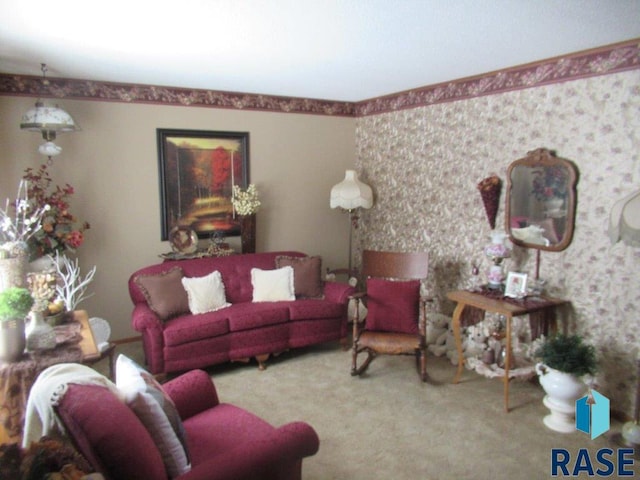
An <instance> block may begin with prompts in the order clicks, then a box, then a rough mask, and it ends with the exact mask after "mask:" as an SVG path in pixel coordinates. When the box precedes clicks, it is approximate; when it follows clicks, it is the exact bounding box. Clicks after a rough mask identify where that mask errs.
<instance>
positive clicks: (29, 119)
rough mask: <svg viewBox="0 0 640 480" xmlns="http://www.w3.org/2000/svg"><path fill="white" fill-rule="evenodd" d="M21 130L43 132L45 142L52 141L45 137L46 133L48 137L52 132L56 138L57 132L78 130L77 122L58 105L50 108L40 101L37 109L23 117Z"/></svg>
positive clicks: (31, 110) (29, 111) (34, 108)
mask: <svg viewBox="0 0 640 480" xmlns="http://www.w3.org/2000/svg"><path fill="white" fill-rule="evenodd" d="M20 128H21V129H22V130H28V131H30V132H42V136H43V138H44V139H45V140H52V139H51V138H48V137H47V136H45V132H47V135H49V134H50V133H51V132H52V133H53V138H55V134H56V133H57V132H75V131H76V130H77V126H76V122H74V121H73V118H72V117H71V115H69V114H68V113H67V112H65V111H64V110H63V109H61V108H60V107H58V106H57V105H56V106H54V107H49V106H46V105H45V104H44V103H42V102H41V101H40V100H38V101H37V102H36V105H35V107H33V108H31V109H29V110H28V111H27V113H25V114H24V115H23V116H22V121H21V122H20Z"/></svg>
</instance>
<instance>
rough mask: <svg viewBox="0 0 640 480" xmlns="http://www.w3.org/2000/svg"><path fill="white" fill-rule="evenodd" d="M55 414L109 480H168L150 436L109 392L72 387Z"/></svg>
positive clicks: (96, 386) (97, 468)
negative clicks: (131, 479) (148, 479)
mask: <svg viewBox="0 0 640 480" xmlns="http://www.w3.org/2000/svg"><path fill="white" fill-rule="evenodd" d="M56 412H57V414H58V416H59V417H60V419H61V420H62V422H63V423H64V426H65V429H66V431H67V433H68V434H69V436H70V437H71V438H72V439H73V441H74V443H75V445H76V446H77V448H78V450H79V451H80V453H82V455H84V457H85V458H86V459H87V460H88V461H89V462H90V463H91V465H92V466H93V468H95V469H96V470H97V471H99V472H101V473H104V474H105V475H106V477H107V478H112V479H116V478H154V479H155V478H157V479H165V478H167V475H166V472H165V468H164V465H163V464H162V458H161V457H160V453H159V452H158V449H157V448H156V445H155V443H154V441H153V439H152V438H151V436H150V435H149V432H147V430H146V429H145V428H144V426H143V425H142V423H140V420H138V418H137V417H136V415H135V414H134V413H133V411H132V410H131V409H130V408H129V407H127V406H126V405H125V404H124V403H122V401H121V400H119V399H118V398H117V397H116V396H115V395H114V394H113V393H112V392H110V391H109V390H108V389H107V388H105V387H102V386H98V385H74V384H70V385H69V388H68V390H67V393H66V394H65V395H64V397H62V400H60V403H59V405H58V406H57V407H56ZM123 432H126V442H123Z"/></svg>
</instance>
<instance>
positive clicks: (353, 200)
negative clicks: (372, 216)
mask: <svg viewBox="0 0 640 480" xmlns="http://www.w3.org/2000/svg"><path fill="white" fill-rule="evenodd" d="M329 204H330V206H331V208H344V209H345V210H355V209H356V208H371V207H372V206H373V191H372V190H371V187H370V186H369V185H367V184H366V183H362V182H361V181H360V180H358V174H357V173H356V171H355V170H347V172H346V174H345V176H344V180H343V181H342V182H340V183H338V184H337V185H334V186H333V188H332V189H331V198H330V201H329Z"/></svg>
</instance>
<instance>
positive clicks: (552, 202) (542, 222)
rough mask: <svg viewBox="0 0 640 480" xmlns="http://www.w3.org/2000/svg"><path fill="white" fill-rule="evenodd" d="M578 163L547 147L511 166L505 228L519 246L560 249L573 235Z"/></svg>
mask: <svg viewBox="0 0 640 480" xmlns="http://www.w3.org/2000/svg"><path fill="white" fill-rule="evenodd" d="M577 181H578V171H577V169H576V167H575V165H574V164H573V163H572V162H571V161H569V160H566V159H564V158H559V157H556V156H555V153H554V152H552V151H550V150H547V149H545V148H539V149H537V150H533V151H531V152H528V153H527V156H526V157H524V158H521V159H519V160H516V161H515V162H513V163H512V164H511V165H509V168H508V169H507V195H506V209H505V230H506V232H507V233H508V235H509V238H510V240H511V242H513V243H514V244H515V245H519V246H521V247H526V248H534V249H538V250H547V251H551V252H559V251H562V250H564V249H565V248H567V247H568V246H569V244H570V243H571V240H572V238H573V230H574V225H575V210H576V197H577V192H576V184H577Z"/></svg>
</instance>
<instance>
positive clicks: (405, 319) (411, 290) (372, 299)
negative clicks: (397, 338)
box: [366, 278, 420, 335]
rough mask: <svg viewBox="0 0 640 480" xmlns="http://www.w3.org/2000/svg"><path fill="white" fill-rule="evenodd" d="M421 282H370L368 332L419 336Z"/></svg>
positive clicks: (368, 284) (379, 279)
mask: <svg viewBox="0 0 640 480" xmlns="http://www.w3.org/2000/svg"><path fill="white" fill-rule="evenodd" d="M419 300H420V281H419V280H409V281H392V280H385V279H381V278H369V279H367V308H368V309H369V311H368V313H367V320H366V329H367V330H375V331H383V332H399V333H410V334H415V335H417V334H418V333H419V330H418V309H419Z"/></svg>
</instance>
